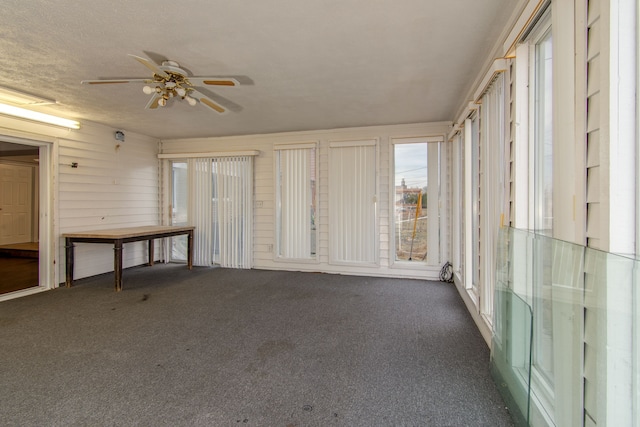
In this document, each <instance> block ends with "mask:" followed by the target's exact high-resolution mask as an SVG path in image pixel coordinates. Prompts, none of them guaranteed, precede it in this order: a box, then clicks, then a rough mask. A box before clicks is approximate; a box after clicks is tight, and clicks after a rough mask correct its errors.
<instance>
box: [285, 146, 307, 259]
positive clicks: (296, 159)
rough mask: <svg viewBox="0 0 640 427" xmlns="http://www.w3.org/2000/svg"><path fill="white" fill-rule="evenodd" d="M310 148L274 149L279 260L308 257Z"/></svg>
mask: <svg viewBox="0 0 640 427" xmlns="http://www.w3.org/2000/svg"><path fill="white" fill-rule="evenodd" d="M313 151H315V144H314V145H313V148H304V147H302V148H300V147H296V148H289V147H287V146H282V147H278V146H276V174H277V178H276V181H277V182H276V199H277V203H278V209H277V215H278V217H277V223H278V226H277V230H278V233H277V234H278V236H277V238H278V240H277V253H278V256H279V257H283V258H298V259H308V258H311V257H312V247H311V243H312V241H311V240H312V239H311V237H312V236H311V234H312V230H311V216H312V212H311V209H312V188H311V182H312V180H315V168H314V167H313V165H312V163H311V162H312V160H313V159H315V156H313Z"/></svg>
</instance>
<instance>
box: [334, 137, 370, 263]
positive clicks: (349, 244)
mask: <svg viewBox="0 0 640 427" xmlns="http://www.w3.org/2000/svg"><path fill="white" fill-rule="evenodd" d="M376 152H377V140H366V141H343V142H331V143H330V144H329V223H330V228H329V257H330V261H331V263H334V264H360V265H374V264H376V263H377V261H378V257H377V249H378V245H377V242H378V234H377V231H376V213H377V209H376V206H377V182H376V174H377V155H376Z"/></svg>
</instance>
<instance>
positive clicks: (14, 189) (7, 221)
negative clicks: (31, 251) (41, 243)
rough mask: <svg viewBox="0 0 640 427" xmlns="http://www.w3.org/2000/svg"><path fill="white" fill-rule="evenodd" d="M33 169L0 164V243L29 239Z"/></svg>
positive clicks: (6, 243)
mask: <svg viewBox="0 0 640 427" xmlns="http://www.w3.org/2000/svg"><path fill="white" fill-rule="evenodd" d="M32 191H33V169H32V168H31V167H29V166H17V165H8V164H0V245H8V244H12V243H23V242H30V241H31V227H32V216H31V205H32Z"/></svg>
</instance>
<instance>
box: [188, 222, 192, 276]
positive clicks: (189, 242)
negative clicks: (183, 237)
mask: <svg viewBox="0 0 640 427" xmlns="http://www.w3.org/2000/svg"><path fill="white" fill-rule="evenodd" d="M187 267H188V268H189V270H191V269H192V268H193V230H190V231H189V233H188V234H187Z"/></svg>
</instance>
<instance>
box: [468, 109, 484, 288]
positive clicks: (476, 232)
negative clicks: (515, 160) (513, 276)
mask: <svg viewBox="0 0 640 427" xmlns="http://www.w3.org/2000/svg"><path fill="white" fill-rule="evenodd" d="M469 132H470V137H471V150H470V155H471V212H472V214H471V215H472V216H471V230H470V231H471V242H472V243H471V248H470V250H469V256H470V257H471V276H470V277H471V291H472V293H473V295H474V296H475V297H476V299H477V297H478V287H479V284H480V232H481V230H480V212H481V211H480V208H481V206H480V202H481V199H480V196H481V193H480V183H481V182H482V175H481V163H480V162H481V158H480V117H479V114H477V113H476V114H474V115H473V116H471V120H470V127H469Z"/></svg>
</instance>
